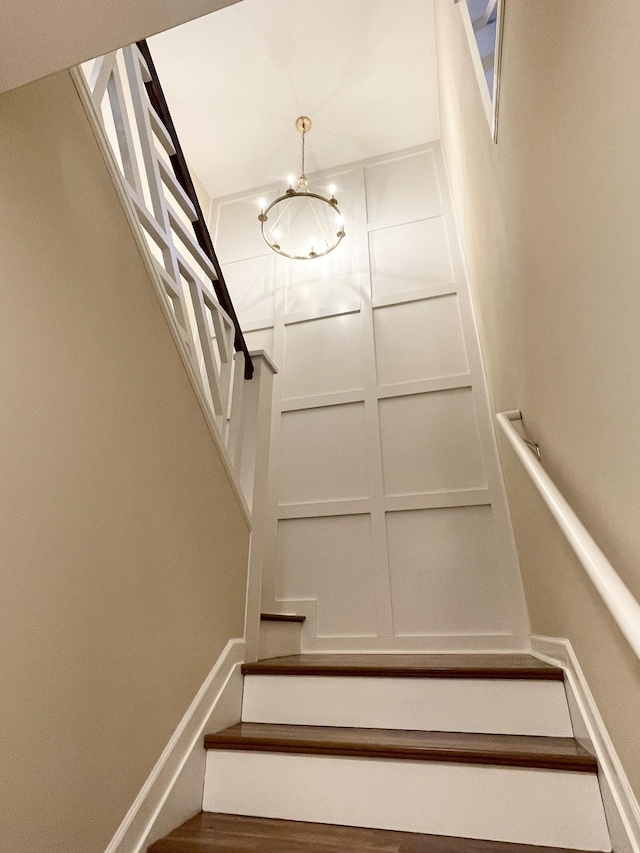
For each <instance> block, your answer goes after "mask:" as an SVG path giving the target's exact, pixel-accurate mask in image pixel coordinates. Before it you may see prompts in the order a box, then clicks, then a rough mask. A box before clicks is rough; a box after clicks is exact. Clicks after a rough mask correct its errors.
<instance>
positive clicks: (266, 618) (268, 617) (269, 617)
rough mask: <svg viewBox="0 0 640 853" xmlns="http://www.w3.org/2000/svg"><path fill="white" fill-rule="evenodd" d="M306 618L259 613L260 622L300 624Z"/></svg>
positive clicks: (289, 614)
mask: <svg viewBox="0 0 640 853" xmlns="http://www.w3.org/2000/svg"><path fill="white" fill-rule="evenodd" d="M306 618H307V617H306V616H296V615H295V614H294V613H261V614H260V621H261V622H300V624H302V623H303V622H304V621H305V619H306Z"/></svg>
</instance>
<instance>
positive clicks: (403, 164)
mask: <svg viewBox="0 0 640 853" xmlns="http://www.w3.org/2000/svg"><path fill="white" fill-rule="evenodd" d="M331 183H334V184H336V186H337V187H338V190H337V196H338V199H339V202H340V206H341V210H342V212H343V213H344V215H345V220H346V230H347V235H348V236H347V237H346V238H345V239H344V240H343V242H342V244H341V245H340V247H339V248H338V249H337V250H336V251H335V252H334V253H332V254H331V255H329V256H327V257H326V258H324V259H317V260H313V261H289V260H287V259H284V258H281V257H280V256H277V255H275V254H274V253H273V252H271V251H270V250H269V249H268V248H267V246H266V244H265V243H264V242H263V240H262V238H261V236H260V229H259V224H258V220H257V210H258V208H257V201H256V200H257V198H258V197H259V196H260V195H264V196H266V197H269V196H270V194H271V192H272V191H274V190H275V189H277V188H276V187H266V188H265V187H262V188H259V189H256V190H255V191H253V192H251V193H248V194H243V195H236V196H228V197H225V198H222V199H218V200H216V201H215V202H214V204H213V205H212V215H213V222H212V226H213V229H212V230H213V233H214V240H215V243H216V247H217V251H218V253H219V256H220V259H221V262H222V264H223V268H224V272H225V276H226V278H227V283H228V285H229V288H230V290H231V294H232V297H233V299H234V303H235V305H236V308H237V311H238V314H239V317H240V321H241V323H242V325H243V328H244V329H245V330H246V333H247V337H248V341H249V346H250V347H252V348H253V347H264V348H265V349H266V350H267V351H269V352H270V353H271V354H272V356H273V358H274V360H275V361H276V363H277V364H278V366H279V368H280V374H279V376H278V377H277V378H276V385H275V395H276V398H275V415H274V448H273V459H274V467H273V470H272V473H273V477H272V487H273V492H274V504H277V531H276V529H275V528H276V525H275V523H274V542H273V547H272V549H271V554H270V556H269V560H268V567H267V571H266V576H265V582H264V587H263V593H264V594H263V598H264V605H265V607H267V608H269V609H274V608H275V609H277V608H278V607H286V610H287V612H295V611H298V612H303V613H305V614H306V615H307V617H308V618H307V622H306V624H305V629H304V633H303V645H304V647H305V648H306V649H309V650H320V649H326V650H348V649H350V650H359V649H379V650H408V651H412V650H422V649H434V650H436V649H445V650H446V649H474V648H485V649H507V648H509V649H511V648H521V647H523V646H524V644H525V635H526V634H527V617H526V610H525V605H524V600H523V595H522V590H521V583H520V578H519V572H518V568H517V562H516V557H515V552H514V549H513V546H512V539H511V529H510V525H509V521H508V517H507V511H506V506H505V499H504V494H503V487H502V480H501V475H500V471H499V468H498V464H497V457H496V451H495V447H494V437H493V432H492V427H491V422H490V418H489V412H488V408H487V400H486V388H485V382H484V375H483V370H482V364H481V361H480V354H479V349H478V341H477V335H476V328H475V323H474V318H473V314H472V309H471V304H470V299H469V292H468V286H467V280H466V274H465V268H464V263H463V259H462V255H461V252H460V249H459V244H458V235H457V230H456V226H455V222H454V219H453V216H452V211H451V202H450V197H449V189H448V184H447V178H446V174H445V171H444V165H443V159H442V154H441V150H440V145H439V143H432V144H429V145H423V146H420V147H417V148H412V149H407V150H405V151H402V152H397V153H394V154H389V155H386V156H384V157H379V158H375V159H372V160H367V161H363V162H360V163H356V164H350V165H346V166H343V167H340V168H339V169H335V170H332V171H331V172H325V173H320V174H318V175H316V176H315V180H313V181H312V186H316V187H318V188H320V189H322V188H326V186H328V185H329V184H331ZM282 602H286V605H283V604H282Z"/></svg>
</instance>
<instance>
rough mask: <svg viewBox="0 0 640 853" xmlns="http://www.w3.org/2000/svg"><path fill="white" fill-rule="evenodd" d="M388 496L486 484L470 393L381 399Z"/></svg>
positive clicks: (456, 391)
mask: <svg viewBox="0 0 640 853" xmlns="http://www.w3.org/2000/svg"><path fill="white" fill-rule="evenodd" d="M379 407H380V436H381V441H382V470H383V478H384V491H385V494H386V495H411V494H416V493H421V492H444V491H449V492H451V491H455V490H456V489H477V488H484V487H485V486H486V484H487V482H486V476H485V470H484V463H483V459H482V449H481V447H480V438H479V436H478V425H477V422H476V414H475V408H474V405H473V393H472V391H471V389H470V388H453V389H451V390H449V391H433V392H431V393H430V394H413V395H412V396H402V397H390V398H388V399H386V400H380V403H379Z"/></svg>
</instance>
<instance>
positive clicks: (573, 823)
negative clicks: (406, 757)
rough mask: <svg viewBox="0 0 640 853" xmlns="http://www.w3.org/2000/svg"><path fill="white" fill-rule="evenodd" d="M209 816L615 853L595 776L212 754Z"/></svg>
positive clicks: (278, 755)
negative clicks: (223, 815)
mask: <svg viewBox="0 0 640 853" xmlns="http://www.w3.org/2000/svg"><path fill="white" fill-rule="evenodd" d="M203 809H204V810H205V811H213V812H224V813H229V814H243V815H256V816H259V817H272V818H284V819H287V820H300V821H311V822H314V823H333V824H344V825H350V826H366V827H373V828H378V829H395V830H403V831H407V832H422V833H433V834H436V835H452V836H459V837H464V838H484V839H488V840H494V841H510V842H515V843H521V844H539V845H544V846H554V847H569V848H574V849H580V850H597V851H609V850H611V844H610V841H609V835H608V831H607V825H606V821H605V817H604V811H603V807H602V800H601V797H600V790H599V788H598V781H597V777H596V776H595V775H594V774H589V773H565V772H558V771H547V770H529V769H522V768H511V767H489V766H478V765H470V764H445V763H439V762H425V761H395V760H391V759H386V760H382V759H375V758H346V757H345V758H342V757H332V756H315V755H286V754H282V753H258V752H243V751H231V750H229V751H227V750H210V751H209V752H208V754H207V770H206V776H205V788H204V798H203Z"/></svg>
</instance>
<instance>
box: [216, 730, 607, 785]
mask: <svg viewBox="0 0 640 853" xmlns="http://www.w3.org/2000/svg"><path fill="white" fill-rule="evenodd" d="M204 745H205V748H206V749H233V750H249V751H253V752H286V753H303V754H305V755H341V756H357V757H361V758H389V759H396V760H398V759H401V760H414V761H445V762H460V763H464V764H488V765H500V766H509V767H535V768H545V769H548V770H571V771H575V772H582V773H595V772H596V771H597V762H596V759H595V757H594V756H593V755H592V754H591V753H590V752H588V751H587V750H586V749H585V748H584V747H583V746H582V745H581V744H579V743H578V741H576V740H575V739H574V738H556V737H540V736H534V735H498V734H476V733H469V732H425V731H403V730H398V729H358V728H342V727H337V726H291V725H278V724H275V723H238V724H237V725H235V726H231V727H230V728H228V729H224V730H223V731H220V732H217V733H216V734H211V735H206V736H205V739H204Z"/></svg>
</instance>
